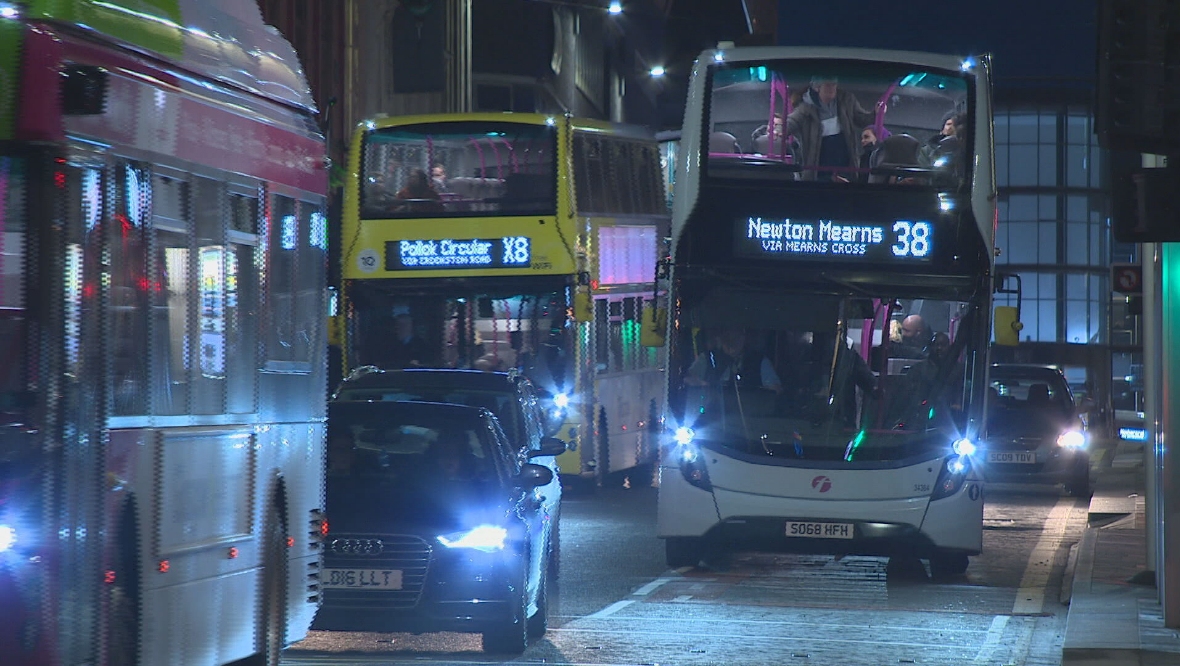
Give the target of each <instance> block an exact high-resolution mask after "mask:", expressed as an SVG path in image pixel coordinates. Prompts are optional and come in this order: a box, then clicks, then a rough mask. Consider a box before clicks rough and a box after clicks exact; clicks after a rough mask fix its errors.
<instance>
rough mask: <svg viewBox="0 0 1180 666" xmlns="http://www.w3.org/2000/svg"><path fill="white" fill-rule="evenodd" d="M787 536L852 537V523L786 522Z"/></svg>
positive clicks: (816, 537)
mask: <svg viewBox="0 0 1180 666" xmlns="http://www.w3.org/2000/svg"><path fill="white" fill-rule="evenodd" d="M787 536H789V537H804V538H807V539H853V538H855V537H856V535H855V534H854V530H853V529H852V523H793V522H788V523H787Z"/></svg>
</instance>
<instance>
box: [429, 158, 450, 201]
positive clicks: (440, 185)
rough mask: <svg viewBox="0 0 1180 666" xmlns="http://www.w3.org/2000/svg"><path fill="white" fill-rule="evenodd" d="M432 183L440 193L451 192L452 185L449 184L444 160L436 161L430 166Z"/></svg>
mask: <svg viewBox="0 0 1180 666" xmlns="http://www.w3.org/2000/svg"><path fill="white" fill-rule="evenodd" d="M430 184H431V186H432V187H434V191H435V192H438V193H439V194H449V193H450V191H451V187H450V186H449V185H447V168H446V167H445V166H443V164H442V162H435V163H434V166H432V167H430Z"/></svg>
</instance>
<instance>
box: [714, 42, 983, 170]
mask: <svg viewBox="0 0 1180 666" xmlns="http://www.w3.org/2000/svg"><path fill="white" fill-rule="evenodd" d="M969 76H970V75H969V74H967V73H963V72H950V71H941V70H933V69H930V68H922V67H918V66H914V65H906V64H899V63H880V62H866V61H860V60H832V59H823V60H820V59H812V60H778V61H767V62H765V63H758V62H755V63H751V62H748V61H747V62H740V63H732V64H731V63H718V64H716V65H714V66H713V67H712V69H711V78H710V83H709V92H708V94H709V99H708V102H707V104H708V109H709V122H708V125H707V126H706V133H707V136H706V137H705V144H704V145H705V151H706V155H705V157H706V159H707V165H708V169H709V175H710V176H714V177H726V178H758V179H765V178H767V177H774V176H772V174H779V178H781V179H782V180H790V181H805V182H820V183H847V184H864V185H871V186H878V185H901V186H910V187H937V188H939V189H956V188H957V187H958V186H959V185H961V184H962V183H963V179H964V178H965V177H966V176H967V173H968V171H969V168H970V165H971V160H972V151H971V136H972V132H971V122H970V119H971V117H972V113H973V106H974V100H973V95H972V94H971V92H970V91H971V90H972V88H971V86H970V79H969Z"/></svg>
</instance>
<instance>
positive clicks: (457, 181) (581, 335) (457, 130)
mask: <svg viewBox="0 0 1180 666" xmlns="http://www.w3.org/2000/svg"><path fill="white" fill-rule="evenodd" d="M351 148H352V149H351V151H350V154H349V155H350V157H349V178H348V182H347V184H346V188H345V194H344V204H343V212H342V220H341V237H340V251H341V263H340V266H341V276H342V284H341V286H340V288H341V294H340V309H339V313H338V314H337V319H338V321H337V324H338V326H337V330H338V331H339V332H340V333H339V335H338V337H337V339H338V342H339V344H340V345H341V347H342V349H341V358H342V359H343V368H342V369H341V370H342V372H343V373H348V372H350V371H351V370H353V369H355V368H358V367H361V366H365V365H375V366H378V367H381V368H404V367H445V368H475V369H483V370H501V371H513V370H515V371H517V372H520V373H523V374H524V375H525V376H527V377H529V378H530V379H531V380H532V383H533V384H534V385H535V386H537V387H538V388H539V390H540V391H541V392H542V396H541V397H542V399H543V401H544V402H545V404H546V406H547V414H549V415H551V418H550V422H549V424H547V425H546V426H545V427H546V429H547V430H548V432H549V433H550V434H554V435H556V436H558V437H560V438H562V439H564V440H566V441H567V443H568V445H569V446H568V450H567V452H566V453H565V454H563V455H562V456H561V457H560V458H559V459H558V461H559V464H560V470H561V472H562V474H563V476H565V477H567V478H572V477H583V478H585V479H593V480H597V481H600V482H604V481H610V482H613V481H615V480H621V479H622V478H625V476H626V474H625V473H626V472H628V471H633V470H635V469H637V468H638V469H650V466H651V465H652V463H654V462H655V459H656V455H657V453H658V446H657V444H656V441H655V432H656V425H657V424H656V423H654V420H655V419H656V418H657V415H658V414H661V413H662V409H661V404H660V401H661V400H662V391H661V388H660V386H661V382H662V369H661V366H660V358H659V356H658V354H657V353H656V350H655V349H652V348H650V347H644V346H642V345H641V344H640V340H639V337H640V322H641V318H642V313H643V311H644V307H645V305H647V306H649V307H650V306H651V305H652V303H653V301H654V300H656V299H657V298H658V296H659V294H658V292H657V291H656V282H655V278H656V276H655V269H656V263H657V257H658V256H659V254H660V251H661V248H662V247H663V242H664V238H665V237H666V236H667V233H668V221H669V215H668V209H667V205H666V201H665V197H664V186H663V181H662V176H661V169H660V154H659V147H658V143H657V142H656V140H655V137H654V135H652V134H650V133H648V132H646V131H643V130H641V129H639V128H635V127H629V126H622V125H617V124H611V123H605V122H600V121H593V120H580V119H575V118H570V117H561V116H546V115H541V114H519V113H495V114H489V113H471V114H444V115H421V116H401V117H397V118H378V119H373V120H369V121H366V122H364V123H362V124H361V125H360V126H359V127H358V129H357V132H356V133H355V135H354V137H353V140H352V146H351ZM620 473H623V474H620Z"/></svg>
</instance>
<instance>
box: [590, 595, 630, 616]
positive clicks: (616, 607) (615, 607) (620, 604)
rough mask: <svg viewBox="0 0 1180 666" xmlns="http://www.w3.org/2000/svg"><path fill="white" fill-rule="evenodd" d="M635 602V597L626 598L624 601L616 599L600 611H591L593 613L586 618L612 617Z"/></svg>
mask: <svg viewBox="0 0 1180 666" xmlns="http://www.w3.org/2000/svg"><path fill="white" fill-rule="evenodd" d="M633 603H635V599H624V600H622V601H616V602H614V603H613V604H611V605H609V606H607V607H606V608H603V609H602V610H600V611H598V612H595V613H591V614H589V615H587V616H586V619H587V620H601V619H602V618H604V617H610V616H612V615H614V614H615V613H617V612H619V611H621V610H623V609H624V608H626V607H627V606H630V605H631V604H633Z"/></svg>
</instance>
